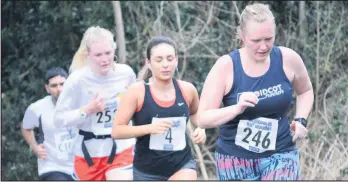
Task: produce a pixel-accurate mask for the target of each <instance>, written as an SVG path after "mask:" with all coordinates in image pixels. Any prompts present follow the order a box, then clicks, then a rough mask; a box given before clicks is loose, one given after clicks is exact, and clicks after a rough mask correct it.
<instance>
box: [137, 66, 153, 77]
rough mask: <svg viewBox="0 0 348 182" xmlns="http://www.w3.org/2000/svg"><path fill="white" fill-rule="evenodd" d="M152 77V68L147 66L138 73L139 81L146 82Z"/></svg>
mask: <svg viewBox="0 0 348 182" xmlns="http://www.w3.org/2000/svg"><path fill="white" fill-rule="evenodd" d="M151 76H152V74H151V70H150V68H149V67H148V66H147V65H146V64H145V65H144V66H143V68H142V69H141V70H140V71H139V73H138V79H137V80H139V81H140V80H146V79H149V78H150V77H151Z"/></svg>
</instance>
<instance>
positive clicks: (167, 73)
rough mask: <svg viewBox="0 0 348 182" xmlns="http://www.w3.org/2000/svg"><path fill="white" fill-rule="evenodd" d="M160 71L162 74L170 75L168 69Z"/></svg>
mask: <svg viewBox="0 0 348 182" xmlns="http://www.w3.org/2000/svg"><path fill="white" fill-rule="evenodd" d="M161 73H162V74H163V75H170V73H171V72H170V71H161Z"/></svg>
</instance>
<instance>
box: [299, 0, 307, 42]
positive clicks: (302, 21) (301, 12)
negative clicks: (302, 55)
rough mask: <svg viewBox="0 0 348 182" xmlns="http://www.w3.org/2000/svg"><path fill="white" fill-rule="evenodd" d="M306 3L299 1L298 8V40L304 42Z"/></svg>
mask: <svg viewBox="0 0 348 182" xmlns="http://www.w3.org/2000/svg"><path fill="white" fill-rule="evenodd" d="M305 6H306V2H305V1H300V6H299V10H298V11H299V13H298V14H299V28H300V38H301V40H305V38H306V28H307V26H306V8H305Z"/></svg>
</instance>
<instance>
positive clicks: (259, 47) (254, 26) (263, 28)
mask: <svg viewBox="0 0 348 182" xmlns="http://www.w3.org/2000/svg"><path fill="white" fill-rule="evenodd" d="M241 37H242V39H243V42H244V45H245V50H246V51H247V53H248V55H249V57H250V59H253V60H254V61H264V60H265V59H266V58H267V57H268V55H269V54H270V52H271V49H272V47H273V44H274V39H275V24H274V22H273V20H272V19H271V18H268V19H267V20H266V21H264V22H261V23H259V22H256V21H253V20H249V21H248V22H247V23H246V25H245V27H244V29H243V30H242V32H241Z"/></svg>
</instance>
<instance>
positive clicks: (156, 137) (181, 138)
mask: <svg viewBox="0 0 348 182" xmlns="http://www.w3.org/2000/svg"><path fill="white" fill-rule="evenodd" d="M186 119H187V118H186V117H168V118H152V123H156V122H161V121H163V120H170V121H172V127H171V128H170V129H169V130H168V131H167V132H165V133H164V134H151V135H150V145H149V147H150V149H151V150H164V151H179V150H183V149H184V148H185V147H186V137H185V132H186Z"/></svg>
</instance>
